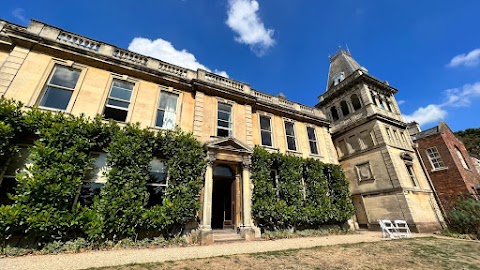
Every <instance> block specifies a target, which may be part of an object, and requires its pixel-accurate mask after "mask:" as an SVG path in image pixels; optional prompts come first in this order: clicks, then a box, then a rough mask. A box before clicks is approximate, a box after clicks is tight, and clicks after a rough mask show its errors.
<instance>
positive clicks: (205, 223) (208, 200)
mask: <svg viewBox="0 0 480 270" xmlns="http://www.w3.org/2000/svg"><path fill="white" fill-rule="evenodd" d="M215 159H216V156H215V154H214V153H213V154H211V153H209V154H208V159H207V170H206V171H205V186H204V188H203V205H202V221H201V223H200V243H201V244H202V245H210V244H213V234H212V192H213V163H214V162H215Z"/></svg>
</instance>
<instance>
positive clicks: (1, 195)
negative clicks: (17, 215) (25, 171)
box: [0, 177, 17, 205]
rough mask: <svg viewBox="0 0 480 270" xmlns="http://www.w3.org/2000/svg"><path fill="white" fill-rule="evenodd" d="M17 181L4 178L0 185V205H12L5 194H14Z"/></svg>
mask: <svg viewBox="0 0 480 270" xmlns="http://www.w3.org/2000/svg"><path fill="white" fill-rule="evenodd" d="M16 187H17V180H16V179H15V178H14V177H4V178H3V180H2V183H1V184H0V205H8V204H12V203H13V201H12V200H10V198H8V195H7V194H13V193H15V188H16Z"/></svg>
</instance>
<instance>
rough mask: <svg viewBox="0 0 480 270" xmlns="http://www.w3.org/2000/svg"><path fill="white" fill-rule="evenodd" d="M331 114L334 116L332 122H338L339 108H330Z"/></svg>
mask: <svg viewBox="0 0 480 270" xmlns="http://www.w3.org/2000/svg"><path fill="white" fill-rule="evenodd" d="M330 113H331V114H332V120H333V121H337V120H338V112H337V107H335V106H333V107H331V108H330Z"/></svg>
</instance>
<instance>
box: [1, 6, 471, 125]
mask: <svg viewBox="0 0 480 270" xmlns="http://www.w3.org/2000/svg"><path fill="white" fill-rule="evenodd" d="M1 6H2V8H1V9H0V18H2V19H4V20H7V21H10V22H13V23H18V24H21V25H27V24H28V22H29V20H30V19H37V20H40V21H43V22H45V23H48V24H51V25H54V26H57V27H60V28H63V29H66V30H69V31H71V32H74V33H78V34H81V35H84V36H87V37H90V38H94V39H97V40H100V41H105V42H108V43H111V44H114V45H116V46H119V47H123V48H130V49H132V50H135V51H138V52H141V53H143V54H148V55H152V56H154V57H156V58H160V59H162V60H165V61H167V62H173V63H175V64H178V65H183V66H186V67H189V68H194V69H196V68H198V67H200V68H204V69H208V70H211V71H213V72H217V73H219V74H223V75H228V76H229V77H230V78H233V79H235V80H239V81H243V82H246V83H249V84H250V85H251V86H252V87H253V88H254V89H257V90H260V91H263V92H266V93H269V94H272V95H276V94H278V93H279V92H282V93H284V94H285V95H286V96H287V98H288V99H291V100H294V101H297V102H300V103H303V104H306V105H311V106H313V105H315V104H316V103H317V101H318V100H317V97H318V95H320V94H321V93H323V92H324V91H325V86H326V80H327V73H328V66H329V59H328V56H329V55H333V54H334V53H335V52H336V51H337V50H338V48H339V46H342V47H343V48H346V46H347V45H346V44H348V48H349V49H350V51H351V53H352V55H353V57H354V58H355V59H356V60H357V61H358V62H359V63H360V65H363V66H365V67H366V68H367V69H368V70H369V73H370V74H371V75H373V76H375V77H377V78H379V79H381V80H387V81H389V83H390V85H392V86H393V87H395V88H397V89H398V90H399V92H398V94H397V95H396V98H397V101H399V103H400V104H401V105H400V109H401V111H402V113H403V114H404V115H405V116H406V119H408V120H410V119H416V120H417V121H418V122H420V123H421V124H422V128H423V129H426V128H429V127H432V126H435V125H436V124H438V121H440V120H445V121H446V122H447V124H448V125H449V126H450V128H451V129H452V130H454V131H457V130H462V129H466V128H469V127H472V128H478V127H480V106H479V105H478V103H479V102H480V28H479V26H480V23H479V19H478V10H480V1H474V0H461V1H448V0H437V1H432V0H424V1H412V0H402V1H400V0H390V1H381V0H356V1H354V0H336V1H313V0H312V1H300V0H298V1H292V0H276V1H272V0H268V1H267V0H257V1H253V0H157V1H142V0H137V1H95V2H93V1H45V0H43V1H23V0H14V1H12V0H3V1H2V4H1Z"/></svg>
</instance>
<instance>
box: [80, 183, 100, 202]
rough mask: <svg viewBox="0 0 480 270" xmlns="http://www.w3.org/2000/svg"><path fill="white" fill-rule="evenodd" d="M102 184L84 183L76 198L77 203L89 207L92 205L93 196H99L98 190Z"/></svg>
mask: <svg viewBox="0 0 480 270" xmlns="http://www.w3.org/2000/svg"><path fill="white" fill-rule="evenodd" d="M103 186H104V184H103V183H95V182H84V183H83V185H82V188H81V190H80V195H79V196H78V202H79V203H80V204H81V205H85V206H90V205H92V204H93V199H94V198H95V196H99V195H100V190H101V189H102V188H103Z"/></svg>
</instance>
